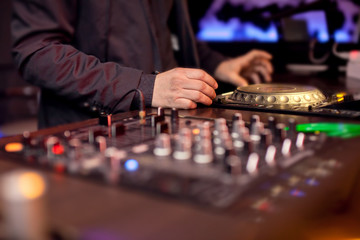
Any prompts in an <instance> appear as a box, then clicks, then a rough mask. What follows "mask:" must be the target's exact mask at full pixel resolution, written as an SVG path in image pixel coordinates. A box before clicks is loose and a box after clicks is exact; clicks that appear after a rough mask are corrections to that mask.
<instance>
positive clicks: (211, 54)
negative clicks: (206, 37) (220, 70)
mask: <svg viewBox="0 0 360 240" xmlns="http://www.w3.org/2000/svg"><path fill="white" fill-rule="evenodd" d="M197 50H198V54H199V60H200V67H201V68H202V69H204V70H205V71H206V72H208V73H209V74H210V75H214V73H215V70H216V68H217V66H219V64H220V63H221V62H222V61H224V60H226V58H227V57H225V56H224V55H222V54H221V53H219V52H216V51H215V50H212V49H210V48H209V46H208V45H207V44H206V43H205V42H200V41H197Z"/></svg>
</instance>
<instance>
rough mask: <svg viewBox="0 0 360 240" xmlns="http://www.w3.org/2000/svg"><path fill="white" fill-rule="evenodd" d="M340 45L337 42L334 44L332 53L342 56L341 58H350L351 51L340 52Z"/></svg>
mask: <svg viewBox="0 0 360 240" xmlns="http://www.w3.org/2000/svg"><path fill="white" fill-rule="evenodd" d="M338 45H339V44H338V43H336V42H335V43H334V44H333V45H332V53H333V54H334V56H336V57H338V58H341V59H345V60H349V58H350V53H349V52H339V51H338V50H337V47H338Z"/></svg>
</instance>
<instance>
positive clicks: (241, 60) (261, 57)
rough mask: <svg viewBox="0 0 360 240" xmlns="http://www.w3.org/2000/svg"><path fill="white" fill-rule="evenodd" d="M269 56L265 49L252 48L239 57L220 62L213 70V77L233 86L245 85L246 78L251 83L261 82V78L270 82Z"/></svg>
mask: <svg viewBox="0 0 360 240" xmlns="http://www.w3.org/2000/svg"><path fill="white" fill-rule="evenodd" d="M271 58H272V56H271V55H270V54H269V53H267V52H265V51H261V50H252V51H250V52H248V53H246V54H245V55H242V56H240V57H237V58H232V59H229V60H226V61H223V62H221V63H220V64H219V66H218V67H217V68H216V70H215V77H216V78H217V79H218V80H220V81H223V82H226V83H231V84H233V85H235V86H246V85H248V80H250V81H252V82H253V83H261V82H262V79H263V80H264V81H265V82H271V74H272V72H273V67H272V64H271V63H270V60H271Z"/></svg>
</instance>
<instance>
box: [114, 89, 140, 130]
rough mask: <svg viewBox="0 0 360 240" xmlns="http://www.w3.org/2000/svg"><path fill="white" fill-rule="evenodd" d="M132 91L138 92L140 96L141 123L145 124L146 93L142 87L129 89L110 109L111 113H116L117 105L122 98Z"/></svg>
mask: <svg viewBox="0 0 360 240" xmlns="http://www.w3.org/2000/svg"><path fill="white" fill-rule="evenodd" d="M132 92H137V93H138V95H135V97H136V96H139V117H140V123H141V124H145V116H146V112H145V98H144V94H143V92H142V91H141V90H140V89H137V88H136V89H131V90H130V91H128V92H127V93H126V94H125V95H124V96H122V97H121V98H120V99H119V100H118V101H117V102H116V104H115V105H114V106H113V108H112V109H111V110H110V114H115V113H116V112H115V109H116V107H117V106H118V105H119V104H120V102H121V101H122V100H124V98H125V97H126V96H127V95H129V94H130V93H132Z"/></svg>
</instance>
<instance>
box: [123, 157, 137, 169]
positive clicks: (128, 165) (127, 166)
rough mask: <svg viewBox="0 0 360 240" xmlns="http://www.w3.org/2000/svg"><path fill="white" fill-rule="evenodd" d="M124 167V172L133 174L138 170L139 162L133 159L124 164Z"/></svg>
mask: <svg viewBox="0 0 360 240" xmlns="http://www.w3.org/2000/svg"><path fill="white" fill-rule="evenodd" d="M124 167H125V169H126V171H129V172H135V171H136V170H138V168H139V162H138V161H136V160H135V159H129V160H127V161H126V162H125V164H124Z"/></svg>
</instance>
